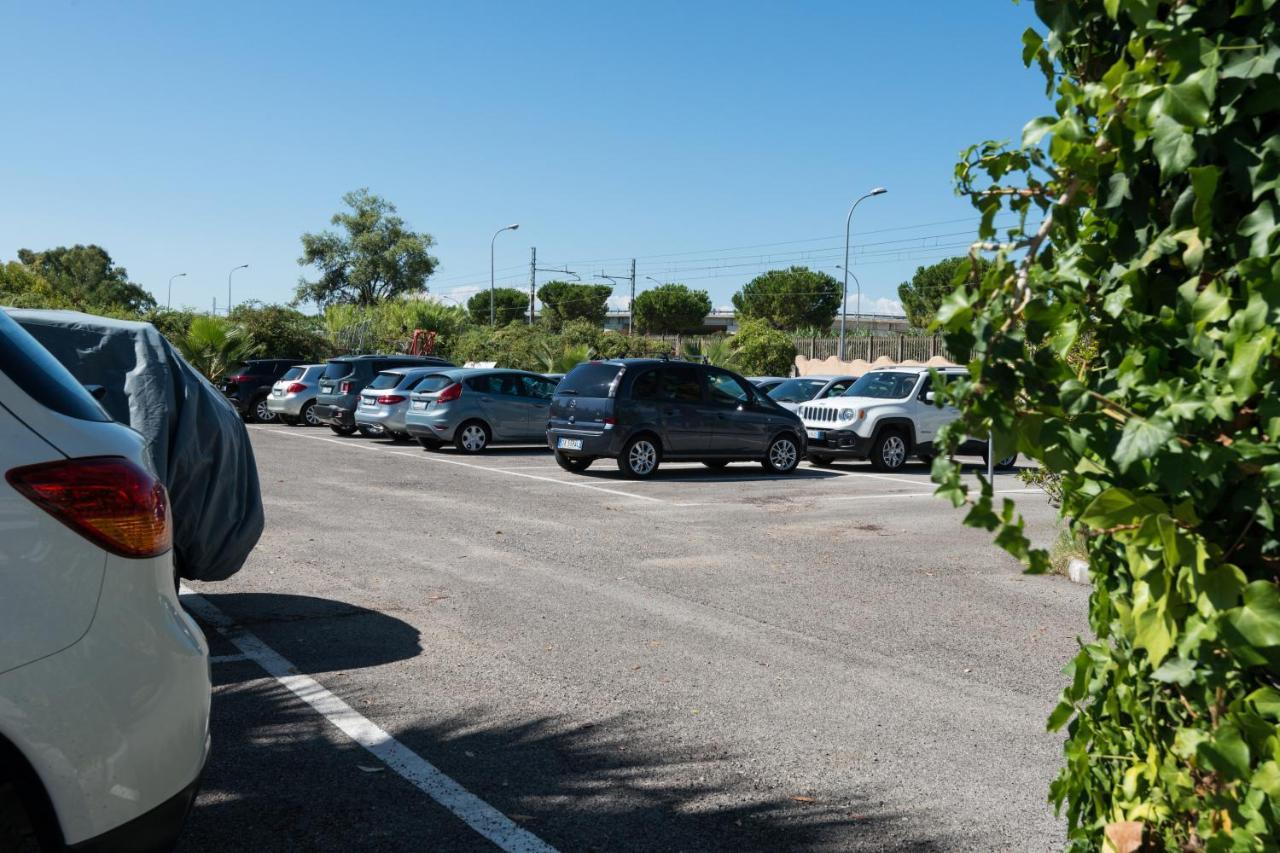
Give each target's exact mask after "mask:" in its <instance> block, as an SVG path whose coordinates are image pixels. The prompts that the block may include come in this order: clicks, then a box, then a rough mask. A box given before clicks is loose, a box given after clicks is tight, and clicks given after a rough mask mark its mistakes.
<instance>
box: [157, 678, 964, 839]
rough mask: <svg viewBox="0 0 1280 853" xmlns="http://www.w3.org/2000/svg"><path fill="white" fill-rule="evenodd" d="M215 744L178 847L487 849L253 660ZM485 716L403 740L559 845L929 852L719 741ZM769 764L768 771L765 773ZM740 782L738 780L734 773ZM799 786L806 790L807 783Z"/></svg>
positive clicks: (853, 807)
mask: <svg viewBox="0 0 1280 853" xmlns="http://www.w3.org/2000/svg"><path fill="white" fill-rule="evenodd" d="M214 675H215V688H216V689H215V695H214V705H213V726H212V728H213V731H212V734H213V744H214V747H213V753H212V755H211V757H210V760H209V764H208V767H207V769H206V774H205V779H204V784H203V786H202V790H201V793H200V796H199V798H198V799H197V801H196V803H195V806H194V808H193V810H192V812H191V815H190V817H189V819H188V822H187V827H186V830H185V832H184V835H183V838H182V841H181V843H180V844H179V847H178V849H179V850H181V851H200V853H204V851H210V853H211V851H220V853H222V851H255V853H258V852H259V851H262V853H271V851H286V850H290V851H292V850H309V851H356V850H378V851H422V850H432V851H472V850H474V851H482V850H483V851H492V850H493V849H494V847H493V846H492V845H490V844H489V843H488V842H487V841H485V840H484V839H483V838H482V837H481V836H479V835H478V834H476V833H475V832H474V831H473V830H471V829H470V828H468V827H467V826H466V825H465V824H463V823H462V822H461V821H460V820H459V819H458V818H456V817H454V816H453V815H452V814H450V813H449V812H447V811H446V810H445V809H444V808H443V807H441V806H439V805H438V804H436V803H435V802H434V801H432V800H431V799H430V798H429V797H427V796H426V795H425V794H424V793H422V792H421V791H419V790H418V789H417V788H415V787H413V786H412V785H410V784H409V783H408V782H407V781H405V780H404V779H402V778H400V777H399V776H398V775H396V774H395V773H394V772H392V771H390V770H388V769H386V768H385V767H384V766H383V765H382V764H381V763H380V762H379V761H378V760H377V759H375V758H373V757H372V756H371V755H369V754H368V753H367V752H365V751H364V750H363V749H362V748H360V747H358V746H356V745H355V744H354V743H352V742H351V741H349V740H347V739H346V738H345V737H344V736H343V735H341V734H340V733H339V732H338V731H337V729H335V728H334V727H332V726H330V725H329V724H328V723H327V722H325V721H324V720H323V719H322V718H320V717H319V716H318V715H316V714H315V713H314V712H312V711H311V710H310V708H308V707H307V706H305V705H303V704H302V703H301V702H299V701H298V700H297V699H296V698H294V697H293V696H292V694H289V693H288V692H287V691H285V689H284V688H283V687H281V686H280V685H278V684H277V683H275V682H274V681H271V680H267V679H264V678H263V677H262V673H261V672H260V671H257V670H256V667H255V666H254V665H253V664H251V663H235V664H227V665H221V666H219V667H218V668H217V669H216V670H215V673H214ZM345 698H346V699H347V701H348V702H350V703H351V704H352V705H353V706H355V707H356V708H357V710H360V711H361V712H362V713H364V714H366V715H368V716H370V717H371V718H373V719H374V720H375V721H384V725H386V723H385V720H386V719H387V718H388V716H390V717H392V718H393V719H394V718H399V719H401V720H403V719H405V718H406V717H408V718H410V719H412V717H413V712H412V709H411V708H404V707H400V704H399V702H398V701H397V700H396V699H395V698H394V697H389V696H385V695H382V694H374V695H370V696H365V697H359V696H352V695H347V696H346V697H345ZM487 718H489V719H491V718H492V714H491V713H489V712H485V711H484V710H475V711H472V712H468V713H464V714H462V715H460V716H458V717H456V718H453V719H446V720H444V721H441V722H439V723H437V724H431V725H423V724H413V723H410V724H407V725H401V726H397V727H395V729H394V731H393V734H394V735H395V736H396V737H397V739H399V740H400V741H401V742H402V743H404V744H405V745H406V746H408V747H409V748H410V749H412V750H414V751H415V752H416V753H418V754H419V755H421V756H422V757H424V758H426V759H427V760H428V761H430V762H431V763H432V764H434V765H435V766H436V767H437V768H439V769H440V770H441V771H442V772H444V773H446V774H447V775H449V776H450V777H452V778H453V779H454V780H456V781H457V782H458V783H460V784H461V785H462V786H463V787H465V788H466V789H467V790H469V791H471V792H472V793H473V794H475V795H477V796H479V797H481V798H482V799H484V800H485V801H486V802H488V803H489V804H490V805H492V806H494V807H495V808H497V809H498V810H499V811H501V812H503V813H504V814H506V815H507V816H508V817H510V818H511V819H512V820H513V821H515V822H516V823H517V824H518V825H520V826H523V827H524V828H526V829H528V830H529V831H530V832H533V833H534V834H535V835H537V836H539V837H540V838H542V839H543V840H544V841H546V842H547V843H549V844H551V845H552V846H553V847H556V848H557V849H559V850H561V851H565V853H568V851H601V853H603V851H610V853H612V851H649V850H663V851H666V850H671V851H676V850H699V851H735V853H742V851H761V853H763V851H778V850H788V851H805V850H819V849H822V850H827V849H841V850H877V851H882V850H903V851H905V850H912V851H931V850H940V849H944V848H945V847H946V846H947V845H945V844H940V843H938V842H936V841H934V840H931V839H928V838H921V837H917V836H912V835H910V834H909V831H908V830H906V829H905V827H906V826H908V824H905V823H904V822H903V821H902V820H901V816H900V815H894V814H886V813H882V812H877V811H876V809H875V807H874V805H873V804H871V803H868V802H866V801H865V800H856V799H849V798H843V799H841V800H840V801H838V802H823V801H821V799H819V800H817V801H814V802H806V801H803V800H796V799H793V798H792V792H786V793H783V792H781V791H769V792H768V793H761V792H760V791H759V790H757V788H756V786H755V785H754V784H753V783H751V782H748V781H746V780H743V781H742V782H734V783H733V784H732V785H729V786H723V785H717V784H713V783H709V782H706V781H704V780H705V779H708V778H723V777H724V776H725V775H726V774H727V773H729V772H731V770H730V769H729V768H726V767H723V766H722V765H723V764H724V762H725V761H726V760H728V759H729V758H730V756H729V755H728V754H726V753H725V752H724V751H723V748H722V747H720V746H718V745H716V744H714V743H702V744H697V743H691V742H689V741H688V740H687V739H674V738H670V737H666V738H664V736H663V734H664V733H663V732H661V731H659V730H655V729H654V728H652V727H646V725H645V724H644V722H643V721H641V720H639V719H637V718H629V717H625V716H620V717H614V718H611V719H605V720H601V721H600V722H598V723H595V724H588V725H583V724H571V723H566V722H563V721H559V720H556V719H552V718H546V717H534V718H530V719H528V720H525V721H520V722H515V723H512V722H505V723H489V722H485V720H486V719H487ZM766 772H767V771H766ZM735 778H736V777H735ZM797 793H798V792H797Z"/></svg>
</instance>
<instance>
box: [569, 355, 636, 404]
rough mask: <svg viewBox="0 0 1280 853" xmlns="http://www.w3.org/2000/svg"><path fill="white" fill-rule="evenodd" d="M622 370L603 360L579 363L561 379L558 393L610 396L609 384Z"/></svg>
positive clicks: (580, 395) (581, 395)
mask: <svg viewBox="0 0 1280 853" xmlns="http://www.w3.org/2000/svg"><path fill="white" fill-rule="evenodd" d="M620 370H622V368H621V367H620V366H618V365H616V364H607V363H605V362H602V361H593V362H589V363H587V364H579V365H578V366H577V367H575V368H574V369H573V370H571V371H569V373H568V374H567V375H566V376H565V377H564V379H561V380H560V385H559V386H558V387H557V388H556V393H557V394H576V395H577V396H579V397H608V396H609V386H610V385H612V384H613V380H614V378H615V377H617V375H618V372H619V371H620Z"/></svg>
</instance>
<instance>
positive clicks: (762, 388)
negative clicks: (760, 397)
mask: <svg viewBox="0 0 1280 853" xmlns="http://www.w3.org/2000/svg"><path fill="white" fill-rule="evenodd" d="M747 381H748V382H750V383H751V384H752V385H754V386H756V390H757V391H759V392H760V393H761V394H768V393H769V392H770V391H772V390H773V389H774V388H777V387H778V386H779V385H781V384H782V383H783V382H786V381H787V377H785V376H748V377H747Z"/></svg>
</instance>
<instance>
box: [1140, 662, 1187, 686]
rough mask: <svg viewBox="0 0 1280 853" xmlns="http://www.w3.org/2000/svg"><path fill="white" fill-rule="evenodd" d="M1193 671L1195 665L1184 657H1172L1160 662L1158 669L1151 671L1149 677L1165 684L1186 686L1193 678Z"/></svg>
mask: <svg viewBox="0 0 1280 853" xmlns="http://www.w3.org/2000/svg"><path fill="white" fill-rule="evenodd" d="M1195 671H1196V665H1195V664H1194V663H1192V662H1191V661H1189V660H1187V659H1186V658H1173V659H1171V660H1167V661H1165V662H1164V663H1163V664H1161V665H1160V668H1159V669H1157V670H1156V671H1155V672H1153V673H1151V677H1152V678H1154V679H1155V680H1156V681H1163V682H1164V683H1165V684H1177V685H1179V686H1180V687H1186V686H1187V685H1188V684H1190V683H1191V682H1192V681H1193V680H1194V679H1195Z"/></svg>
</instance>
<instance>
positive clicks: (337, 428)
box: [329, 424, 356, 436]
mask: <svg viewBox="0 0 1280 853" xmlns="http://www.w3.org/2000/svg"><path fill="white" fill-rule="evenodd" d="M329 429H331V430H333V431H334V432H336V433H337V434H338V435H344V436H345V435H354V434H355V431H356V428H355V427H353V426H341V425H339V424H329Z"/></svg>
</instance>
